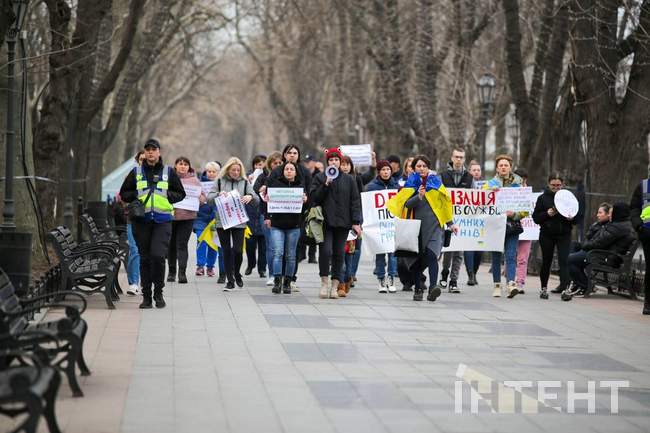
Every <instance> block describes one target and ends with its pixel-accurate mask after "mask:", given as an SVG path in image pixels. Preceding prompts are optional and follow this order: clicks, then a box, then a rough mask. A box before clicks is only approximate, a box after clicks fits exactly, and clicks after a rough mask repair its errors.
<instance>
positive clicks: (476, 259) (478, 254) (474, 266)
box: [463, 251, 483, 274]
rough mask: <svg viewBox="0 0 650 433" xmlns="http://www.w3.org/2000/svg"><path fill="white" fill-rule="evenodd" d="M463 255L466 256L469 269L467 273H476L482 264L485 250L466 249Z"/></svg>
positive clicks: (466, 264)
mask: <svg viewBox="0 0 650 433" xmlns="http://www.w3.org/2000/svg"><path fill="white" fill-rule="evenodd" d="M463 256H464V257H465V269H467V274H469V273H470V272H474V274H476V273H477V272H478V268H479V266H481V258H482V257H483V251H465V252H464V253H463Z"/></svg>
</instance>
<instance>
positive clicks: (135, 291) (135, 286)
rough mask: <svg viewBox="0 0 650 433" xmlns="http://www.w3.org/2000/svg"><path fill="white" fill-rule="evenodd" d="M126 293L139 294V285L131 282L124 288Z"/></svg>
mask: <svg viewBox="0 0 650 433" xmlns="http://www.w3.org/2000/svg"><path fill="white" fill-rule="evenodd" d="M126 294H127V295H131V296H137V295H139V294H140V286H139V285H138V284H131V285H129V288H128V289H126Z"/></svg>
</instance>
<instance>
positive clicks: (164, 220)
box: [119, 139, 650, 314]
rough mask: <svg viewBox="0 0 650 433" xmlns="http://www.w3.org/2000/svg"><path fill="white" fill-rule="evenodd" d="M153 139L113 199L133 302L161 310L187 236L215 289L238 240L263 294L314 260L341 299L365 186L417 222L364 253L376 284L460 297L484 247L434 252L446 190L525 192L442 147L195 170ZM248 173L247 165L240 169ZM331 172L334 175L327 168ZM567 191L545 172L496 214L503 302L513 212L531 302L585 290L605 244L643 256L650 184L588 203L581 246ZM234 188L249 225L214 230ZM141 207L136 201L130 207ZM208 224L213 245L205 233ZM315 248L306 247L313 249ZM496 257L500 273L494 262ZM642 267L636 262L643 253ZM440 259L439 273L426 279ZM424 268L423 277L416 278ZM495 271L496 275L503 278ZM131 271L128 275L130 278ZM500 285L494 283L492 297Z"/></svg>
mask: <svg viewBox="0 0 650 433" xmlns="http://www.w3.org/2000/svg"><path fill="white" fill-rule="evenodd" d="M160 148H161V145H160V142H159V141H158V140H155V139H150V140H148V141H147V142H146V143H145V146H144V150H143V151H140V152H138V154H137V155H136V157H135V161H136V164H135V167H134V169H133V170H132V171H131V172H130V173H129V175H128V176H127V178H126V179H125V181H124V184H123V185H122V188H121V191H120V197H119V198H120V199H121V200H122V202H124V203H125V204H126V203H131V204H129V205H128V206H125V211H127V212H129V213H130V215H129V219H128V226H127V233H128V234H129V246H130V254H129V262H128V263H129V265H128V280H129V289H128V293H129V294H133V295H136V294H142V296H143V302H142V304H141V308H151V307H152V299H153V300H154V301H155V302H156V307H158V308H162V307H164V306H165V302H164V299H163V297H162V290H163V287H164V282H165V266H164V263H165V259H166V260H167V264H168V266H167V271H166V275H167V278H166V281H167V282H178V283H179V284H185V283H187V266H188V256H189V254H188V243H189V240H190V237H191V234H192V233H194V234H195V235H196V238H197V250H196V270H195V275H196V277H207V278H210V277H215V276H217V274H218V277H217V279H216V282H217V284H225V285H224V287H223V290H224V291H233V290H237V289H236V288H242V287H244V278H243V276H242V273H241V267H242V264H243V256H244V254H243V253H244V249H245V250H246V257H247V263H246V268H245V271H244V275H246V276H250V275H251V274H252V273H253V271H254V270H257V274H258V276H259V278H262V279H266V283H267V285H268V286H272V288H271V291H272V293H274V294H291V293H292V292H296V291H299V288H298V286H299V282H298V281H297V270H298V264H299V263H300V262H301V261H303V260H307V261H308V262H309V263H316V262H317V263H318V273H319V276H320V290H319V296H320V298H323V299H338V298H344V297H346V296H348V295H349V293H350V290H351V288H353V287H354V286H355V281H356V280H357V271H358V269H359V262H360V257H361V249H362V240H363V229H362V227H363V211H362V205H361V202H362V200H361V194H362V193H363V192H366V191H381V190H395V191H396V195H395V196H394V197H393V198H391V199H390V200H389V205H388V209H389V210H390V212H391V213H392V214H393V215H394V216H395V217H399V218H410V219H415V220H418V221H419V233H418V245H419V248H418V252H417V253H413V254H410V255H400V254H399V251H396V252H395V253H388V254H377V255H376V256H375V257H374V272H373V274H374V276H375V278H376V280H377V286H376V287H377V291H378V292H379V293H382V294H384V293H395V292H397V291H398V287H397V286H398V283H397V281H398V280H399V281H401V283H402V284H401V291H406V292H411V291H412V292H413V300H415V301H422V300H423V299H424V294H425V292H427V295H426V299H427V300H428V301H431V302H433V301H435V300H436V299H437V298H438V297H439V296H440V295H441V294H442V292H443V290H446V291H448V292H449V293H461V292H462V288H461V286H462V284H461V275H460V273H461V268H462V266H463V261H464V262H465V266H464V268H465V271H466V274H467V278H464V277H463V278H462V279H463V280H464V281H465V284H466V285H467V286H476V285H478V278H477V275H478V271H479V268H480V266H481V264H482V260H483V257H484V256H487V254H486V253H483V252H480V251H454V252H446V253H442V249H443V246H444V245H445V243H446V242H447V241H448V239H447V237H448V236H451V235H452V234H453V233H458V227H456V225H455V224H454V220H453V212H452V205H451V200H450V197H449V194H448V193H447V188H464V189H483V190H488V191H490V190H492V191H498V190H500V189H502V188H520V187H526V186H528V184H527V172H526V170H525V169H523V168H521V167H515V166H514V163H513V159H512V158H511V157H510V156H508V155H498V156H497V157H496V158H495V160H494V167H495V175H494V177H492V178H490V179H483V178H482V175H483V173H482V169H481V164H480V163H479V162H477V161H470V162H469V164H467V163H466V156H465V151H464V150H463V149H453V151H452V153H451V155H450V161H449V163H448V165H447V167H446V168H445V169H444V170H442V171H441V172H440V173H437V172H436V171H435V170H434V165H433V163H432V161H431V160H430V159H429V158H428V157H427V156H426V155H414V156H412V157H409V158H406V159H404V160H403V161H402V159H401V158H400V157H399V156H397V155H388V156H386V157H385V158H378V157H377V155H375V154H374V153H373V154H372V163H371V166H370V167H367V168H366V169H365V170H363V171H361V170H358V169H357V168H355V166H354V163H353V160H352V159H351V158H350V156H348V155H345V154H343V153H342V151H341V149H340V148H330V149H326V150H324V152H323V156H322V158H321V157H319V156H317V155H306V156H305V157H304V158H303V157H302V155H301V149H300V148H299V147H298V146H296V145H287V146H285V147H284V149H282V151H276V152H271V153H270V154H269V155H268V156H264V155H256V156H255V157H254V158H253V159H252V161H251V164H250V166H248V167H247V166H245V164H244V163H243V162H242V161H241V160H240V159H238V158H237V157H231V158H229V159H228V160H227V161H226V162H225V163H224V164H223V166H222V165H221V163H220V162H218V161H211V162H208V163H207V164H205V165H204V166H203V170H202V171H195V170H194V169H193V168H192V164H191V162H190V160H189V159H188V158H186V157H182V156H181V157H178V158H177V159H176V160H175V162H174V165H173V166H166V165H164V164H163V162H162V158H161V156H160ZM247 168H248V170H247ZM330 170H333V171H334V172H335V173H336V175H335V176H334V175H331V174H330ZM201 182H203V183H206V182H210V186H211V188H210V190H209V191H205V192H201V193H200V194H198V193H197V195H198V197H195V198H196V199H198V201H199V207H198V210H196V211H194V210H187V209H184V208H179V207H177V206H178V204H177V203H178V202H180V201H181V200H183V199H184V198H185V192H184V190H185V189H188V190H189V189H190V188H192V190H196V189H197V188H198V187H200V186H201ZM270 188H294V189H295V188H298V189H300V190H301V191H302V197H303V202H302V209H301V210H300V212H297V213H288V212H287V213H283V212H277V211H271V210H270V208H269V206H268V202H269V189H270ZM565 188H566V185H565V182H564V179H563V177H562V176H561V175H560V174H559V173H553V174H551V175H550V176H548V183H547V186H546V188H545V189H544V191H543V193H542V194H541V195H540V196H539V197H538V198H537V201H536V204H535V207H534V210H532V212H530V215H529V213H527V212H521V211H509V210H504V212H505V215H506V232H505V236H504V241H503V242H504V244H503V250H502V251H503V252H500V251H499V252H490V253H489V254H490V257H491V260H490V273H491V275H492V281H493V284H494V285H493V290H492V296H493V297H501V296H502V295H504V294H505V296H506V297H507V298H509V299H511V298H514V297H515V296H517V295H521V294H524V293H525V286H526V279H527V278H526V277H527V274H528V272H527V271H528V261H529V260H528V259H529V255H530V254H531V246H532V241H529V240H520V239H519V237H520V235H521V233H522V232H523V228H522V224H521V221H522V219H524V218H525V217H527V216H531V217H532V219H533V220H534V222H535V223H536V224H538V225H539V226H540V234H539V241H538V243H539V246H540V249H541V255H542V264H541V269H540V273H539V280H540V286H539V287H540V297H542V298H543V299H546V298H548V293H549V292H550V293H563V292H565V291H567V290H568V289H569V288H571V290H572V293H577V294H580V293H585V292H589V290H591V289H592V288H590V287H588V285H589V281H588V278H587V276H586V274H585V268H586V267H587V265H588V264H589V260H590V257H591V255H590V254H589V251H593V250H599V251H600V250H603V251H606V252H610V253H611V257H609V258H607V257H605V259H604V260H609V262H608V263H609V264H612V263H613V262H614V261H615V258H616V257H620V255H625V254H627V253H628V252H629V250H630V248H631V247H632V245H634V243H635V241H636V240H637V239H638V240H639V241H640V243H641V245H642V246H643V250H644V255H647V254H650V180H644V181H642V182H640V183H639V186H638V187H637V189H636V191H635V192H634V195H633V197H632V201H631V203H630V204H627V203H616V204H609V203H603V204H601V205H600V206H599V209H598V213H597V215H596V217H597V221H596V222H595V223H594V224H593V225H592V226H591V227H589V229H588V231H587V233H586V237H585V241H584V242H583V243H582V244H577V243H575V242H572V238H573V234H574V227H575V226H576V225H577V224H578V223H579V222H580V221H581V220H582V219H583V217H584V209H583V207H584V206H581V207H580V210H579V212H578V213H577V214H576V215H572V216H570V217H567V216H564V215H562V214H561V213H560V212H559V211H558V209H557V208H556V206H555V200H554V197H555V194H556V193H558V192H559V191H561V190H563V189H565ZM231 191H236V192H237V193H238V196H239V197H240V199H241V202H242V204H243V205H245V209H246V214H247V216H248V219H249V221H248V222H247V223H243V224H240V225H237V226H234V227H228V228H225V227H224V226H223V224H222V222H221V221H220V219H219V213H218V212H216V210H215V209H216V201H215V200H216V199H217V198H219V197H220V196H223V195H227V194H229V193H231ZM134 202H139V203H140V204H141V206H140V207H143V208H144V209H143V210H142V209H138V207H137V206H135V205H133V203H134ZM207 232H211V233H214V234H215V235H216V236H214V238H218V246H215V243H214V242H210V241H209V239H210V238H206V237H204V235H205V233H207ZM556 250H557V263H558V265H559V270H560V271H559V276H560V284H559V285H558V286H557V287H555V288H553V289H552V290H550V291H549V290H548V283H549V277H550V271H551V266H552V264H553V260H554V258H555V255H556V253H555V251H556ZM316 251H318V253H316ZM503 265H505V269H504V272H503V273H502V266H503ZM646 267H648V261H647V260H646ZM439 268H441V269H442V270H441V272H440V278H439V276H438V271H439ZM425 271H427V272H426V274H425ZM503 276H505V284H502V281H503ZM138 280H139V281H138ZM504 290H505V292H504ZM645 292H646V298H645V299H646V302H645V305H644V310H643V313H644V314H650V296H648V295H649V294H650V281H648V279H646V281H645Z"/></svg>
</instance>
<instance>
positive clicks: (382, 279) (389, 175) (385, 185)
mask: <svg viewBox="0 0 650 433" xmlns="http://www.w3.org/2000/svg"><path fill="white" fill-rule="evenodd" d="M385 189H395V190H397V189H399V184H398V183H397V180H396V179H395V178H394V177H393V170H392V168H391V165H390V162H389V161H387V160H380V161H377V177H375V178H374V179H373V180H371V181H370V183H368V185H366V191H381V190H385ZM386 256H388V269H386V267H387V266H386ZM386 271H388V276H387V275H386V273H387V272H386ZM373 274H375V276H376V277H377V280H378V281H379V293H387V292H390V293H395V292H396V291H397V289H396V288H395V276H396V275H397V257H395V254H393V253H388V254H377V255H376V256H375V271H374V272H373Z"/></svg>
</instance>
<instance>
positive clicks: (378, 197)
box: [375, 193, 386, 209]
mask: <svg viewBox="0 0 650 433" xmlns="http://www.w3.org/2000/svg"><path fill="white" fill-rule="evenodd" d="M385 204H386V199H385V198H384V195H383V194H382V193H377V194H375V208H377V209H380V208H382V207H384V205H385Z"/></svg>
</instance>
